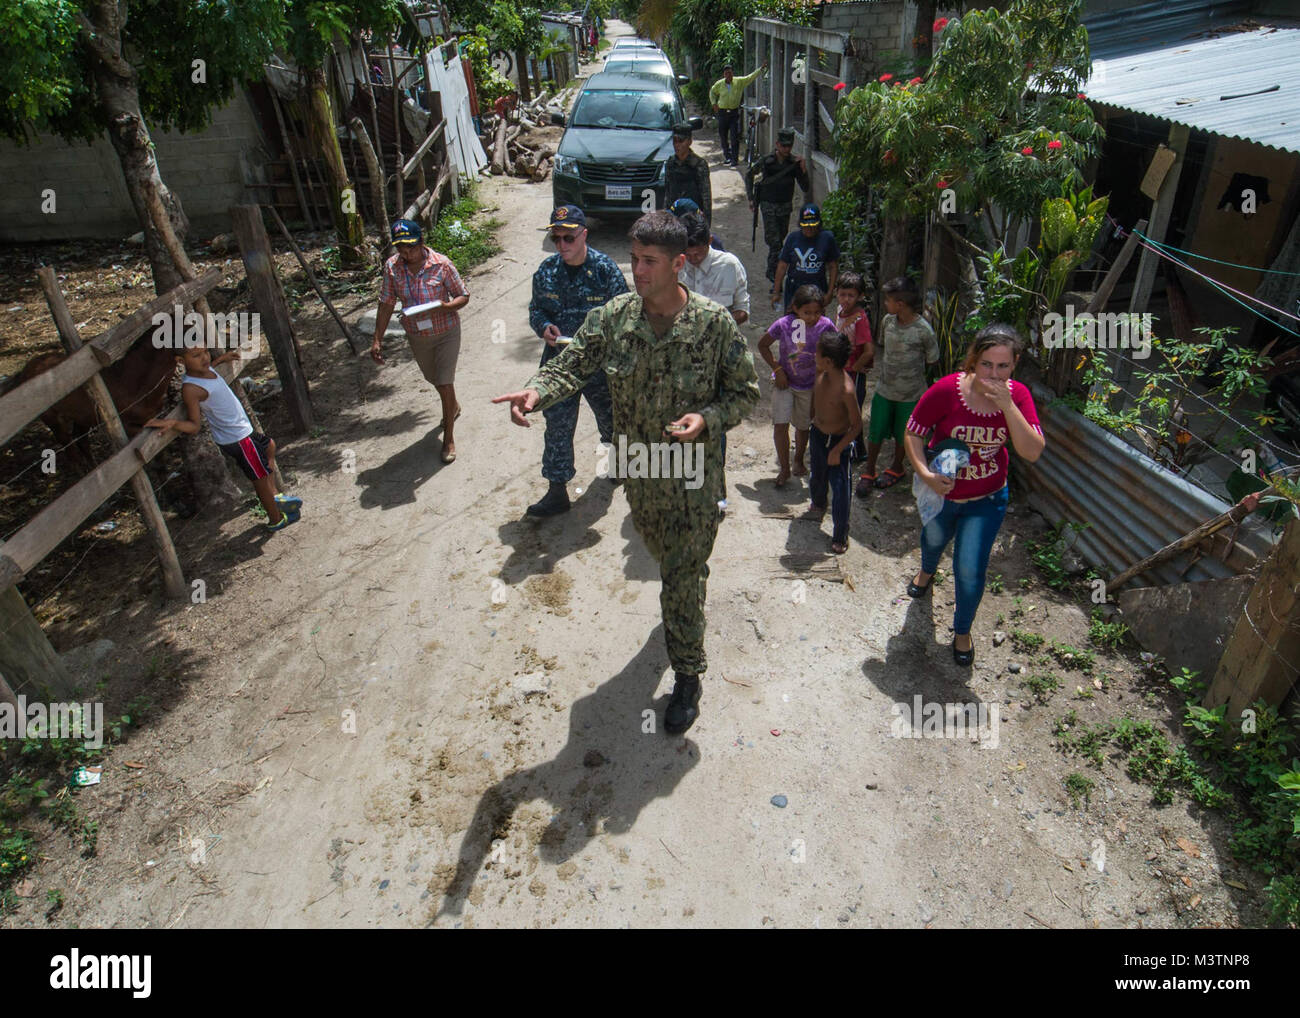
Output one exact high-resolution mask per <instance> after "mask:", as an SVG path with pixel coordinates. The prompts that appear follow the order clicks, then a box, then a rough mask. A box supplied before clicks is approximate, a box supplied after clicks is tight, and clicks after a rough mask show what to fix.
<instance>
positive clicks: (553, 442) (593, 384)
mask: <svg viewBox="0 0 1300 1018" xmlns="http://www.w3.org/2000/svg"><path fill="white" fill-rule="evenodd" d="M548 229H549V230H550V231H551V240H552V241H553V242H554V244H555V247H556V253H555V254H553V255H551V256H550V257H549V258H547V259H546V260H545V261H544V262H542V264H541V266H540V267H539V268H538V269H537V271H536V272H535V273H533V299H532V301H531V302H530V303H529V305H528V324H529V325H531V326H532V327H533V331H534V332H536V333H537V335H539V336H541V337H542V339H544V340H546V346H544V347H542V361H541V363H542V365H545V364H546V363H547V362H548V361H550V360H551V359H552V358H553V357H555V356H557V355H558V354H559V353H560V351H561V350H563V349H564V348H563V346H560V345H557V343H556V340H557V339H559V338H561V337H570V338H571V337H572V336H574V334H576V333H577V331H578V327H579V326H580V325H582V322H583V320H584V319H585V318H586V317H587V312H588V311H591V310H592V309H593V308H598V307H600V306H601V305H602V304H604V303H605V302H606V301H607V300H609V299H610V298H611V297H613V296H615V295H617V294H620V293H627V280H626V279H625V278H624V277H623V271H622V270H621V269H620V268H619V267H618V265H617V263H615V261H614V259H612V258H610V257H609V256H608V255H605V254H601V253H600V252H599V251H597V250H596V249H595V248H590V247H588V246H587V217H586V216H585V215H584V214H583V211H582V209H580V208H578V206H576V205H561V206H559V208H557V209H556V210H555V211H554V212H552V213H551V225H550V226H549V227H548ZM582 396H583V398H585V399H586V401H587V406H589V407H591V412H592V413H594V414H595V415H596V426H597V427H598V428H599V429H600V440H601V441H602V442H606V443H608V442H609V441H610V439H611V436H612V435H613V429H614V425H613V423H612V420H613V419H612V417H611V416H610V406H609V388H608V387H607V385H606V382H605V374H604V372H601V371H598V372H596V373H595V374H594V375H593V376H592V378H591V380H590V381H589V382H587V384H586V385H585V386H583V387H582ZM545 416H546V446H545V448H544V449H543V451H542V476H543V477H545V478H546V480H547V481H548V482H550V486H549V487H548V488H547V490H546V494H545V495H544V496H542V499H541V501H539V502H534V503H533V504H532V505H530V506H529V507H528V515H529V516H554V515H555V514H557V513H562V512H566V511H567V510H568V509H569V492H568V489H567V487H566V485H567V484H568V483H569V482H570V481H571V480H573V476H574V474H575V473H576V471H575V470H574V467H573V433H574V431H575V430H576V429H577V427H578V393H577V392H575V393H574V394H573V395H572V396H570V397H569V398H568V399H566V400H563V401H562V402H560V403H557V404H556V405H554V406H552V407H549V408H548V409H547V410H546V413H545Z"/></svg>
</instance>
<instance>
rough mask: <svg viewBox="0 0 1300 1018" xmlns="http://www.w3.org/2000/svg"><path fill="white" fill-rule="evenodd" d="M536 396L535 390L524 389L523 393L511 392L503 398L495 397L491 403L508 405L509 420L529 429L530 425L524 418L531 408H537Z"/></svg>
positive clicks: (537, 397)
mask: <svg viewBox="0 0 1300 1018" xmlns="http://www.w3.org/2000/svg"><path fill="white" fill-rule="evenodd" d="M540 398H541V397H540V396H538V394H537V390H536V389H525V390H524V391H523V392H512V393H509V394H507V395H505V396H495V397H493V399H492V402H493V403H509V404H510V420H512V421H513V422H514V423H515V424H518V425H519V426H520V427H523V428H531V427H532V426H533V425H532V423H531V422H530V421H529V420H528V419H527V418H526V417H524V414H526V413H528V412H529V411H530V410H532V409H533V407H535V406H537V401H538V400H539V399H540Z"/></svg>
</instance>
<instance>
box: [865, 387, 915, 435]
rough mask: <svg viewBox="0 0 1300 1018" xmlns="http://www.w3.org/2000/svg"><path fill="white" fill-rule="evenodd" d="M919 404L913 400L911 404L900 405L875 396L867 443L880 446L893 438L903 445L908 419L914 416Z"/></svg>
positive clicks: (872, 398) (894, 401) (872, 400)
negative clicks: (913, 413) (913, 412)
mask: <svg viewBox="0 0 1300 1018" xmlns="http://www.w3.org/2000/svg"><path fill="white" fill-rule="evenodd" d="M917 402H918V401H917V400H912V401H911V402H910V403H899V402H898V401H897V400H892V399H885V397H884V396H882V395H880V393H876V394H875V395H873V396H872V397H871V425H870V427H869V429H868V430H867V441H868V442H870V443H871V444H872V445H880V444H881V443H882V442H884V440H885V439H887V438H892V439H893V440H894V441H895V442H898V443H899V444H900V445H901V444H902V442H903V431H904V429H906V428H907V419H908V418H909V417H911V416H912V411H913V410H914V409H915V408H916V404H917Z"/></svg>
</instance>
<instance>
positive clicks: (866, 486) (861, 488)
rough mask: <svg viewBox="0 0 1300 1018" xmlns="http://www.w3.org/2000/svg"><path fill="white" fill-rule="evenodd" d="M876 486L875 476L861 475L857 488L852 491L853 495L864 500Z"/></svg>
mask: <svg viewBox="0 0 1300 1018" xmlns="http://www.w3.org/2000/svg"><path fill="white" fill-rule="evenodd" d="M875 486H876V475H875V474H863V475H862V476H861V477H859V478H858V486H857V487H856V488H854V489H853V494H855V495H857V496H858V498H866V497H867V496H868V495H870V494H871V489H872V488H874V487H875Z"/></svg>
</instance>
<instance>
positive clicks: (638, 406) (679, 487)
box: [526, 292, 759, 514]
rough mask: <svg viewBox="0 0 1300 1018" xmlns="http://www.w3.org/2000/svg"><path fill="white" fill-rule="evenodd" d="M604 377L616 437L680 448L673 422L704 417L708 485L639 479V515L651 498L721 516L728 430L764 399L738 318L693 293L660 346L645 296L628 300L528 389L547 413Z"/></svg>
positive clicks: (619, 301)
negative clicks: (669, 429)
mask: <svg viewBox="0 0 1300 1018" xmlns="http://www.w3.org/2000/svg"><path fill="white" fill-rule="evenodd" d="M601 370H603V371H604V372H605V375H606V377H607V378H608V379H609V393H610V397H611V401H612V403H613V410H614V432H615V435H616V436H626V439H627V442H628V443H632V442H642V443H645V444H646V445H650V444H652V443H660V442H668V441H673V439H671V438H669V437H668V436H666V435H665V434H664V426H665V425H666V424H669V423H670V422H672V421H675V420H677V419H678V418H679V417H681V416H682V415H683V414H688V413H698V414H700V415H701V416H702V417H703V418H704V425H705V429H704V432H703V433H702V434H701V435H700V437H699V438H698V439H697V441H700V442H704V443H705V444H706V451H705V475H704V476H705V484H704V485H703V486H702V487H700V488H698V489H688V488H686V487H685V485H684V483H683V481H682V479H680V478H678V479H650V478H645V479H642V478H629V479H628V483H627V495H628V502H629V504H630V505H631V506H632V509H633V511H634V512H635V511H636V509H637V507H638V504H639V503H644V502H646V501H647V500H651V501H656V502H663V503H665V504H672V505H679V506H681V507H682V508H685V507H686V506H687V504H688V503H690V504H691V505H692V506H695V505H696V504H698V505H701V506H707V507H708V508H709V509H711V510H712V511H713V512H714V513H715V514H716V511H717V500H718V499H719V498H721V497H722V496H721V491H722V486H721V482H722V451H721V444H720V439H721V436H722V433H723V431H724V430H726V429H728V428H733V427H735V426H736V425H737V424H739V423H740V421H741V420H742V419H743V418H744V417H745V415H746V414H747V413H749V411H750V410H751V409H753V407H754V405H755V404H756V403H757V402H758V397H759V391H758V378H757V376H756V374H755V373H754V359H753V356H752V355H751V354H750V352H749V347H748V344H747V343H746V342H745V338H744V336H742V335H741V332H740V329H739V328H737V326H736V322H735V319H733V318H732V317H731V314H730V312H728V311H727V309H726V308H724V307H722V305H720V304H718V303H716V302H715V301H711V300H709V299H707V298H705V297H701V296H700V295H699V294H697V293H689V292H688V297H687V302H686V306H685V307H683V308H682V310H681V311H680V312H679V313H678V315H677V317H676V318H675V319H674V320H673V324H672V327H671V329H670V330H669V332H668V334H667V335H665V336H664V337H663V338H662V339H657V338H656V337H655V334H654V332H653V331H652V330H651V328H650V323H649V322H648V321H647V320H646V318H645V316H644V315H643V314H642V300H641V298H640V296H638V295H637V294H635V293H627V294H623V295H621V296H618V297H615V298H614V299H612V300H611V301H609V303H607V304H606V305H605V306H604V307H602V308H599V309H598V310H597V311H595V312H593V313H592V314H591V315H590V316H589V317H588V319H587V321H586V323H585V324H584V325H583V326H582V328H580V329H579V330H578V331H577V333H576V334H575V336H574V341H573V344H572V345H571V346H570V347H568V349H566V350H565V351H564V352H563V353H562V354H560V355H559V356H557V357H555V358H553V359H552V360H551V361H550V362H549V363H547V364H546V365H545V367H543V368H542V369H541V370H539V371H538V372H537V374H536V375H534V376H533V378H532V379H531V380H530V381H529V382H528V384H527V386H526V388H529V389H535V390H536V391H537V393H538V395H539V396H540V397H541V399H540V400H539V401H538V404H537V408H538V409H545V408H546V407H548V406H550V405H551V404H552V403H557V402H559V401H560V400H562V399H564V398H565V397H567V396H571V395H573V393H575V392H578V391H579V390H580V389H581V388H582V386H583V384H584V383H585V382H586V380H587V379H588V378H589V377H591V376H592V375H593V374H595V373H596V372H598V371H601ZM617 441H618V438H617V437H616V438H615V442H617ZM688 444H689V443H688ZM715 488H716V493H715ZM650 489H653V490H650Z"/></svg>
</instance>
